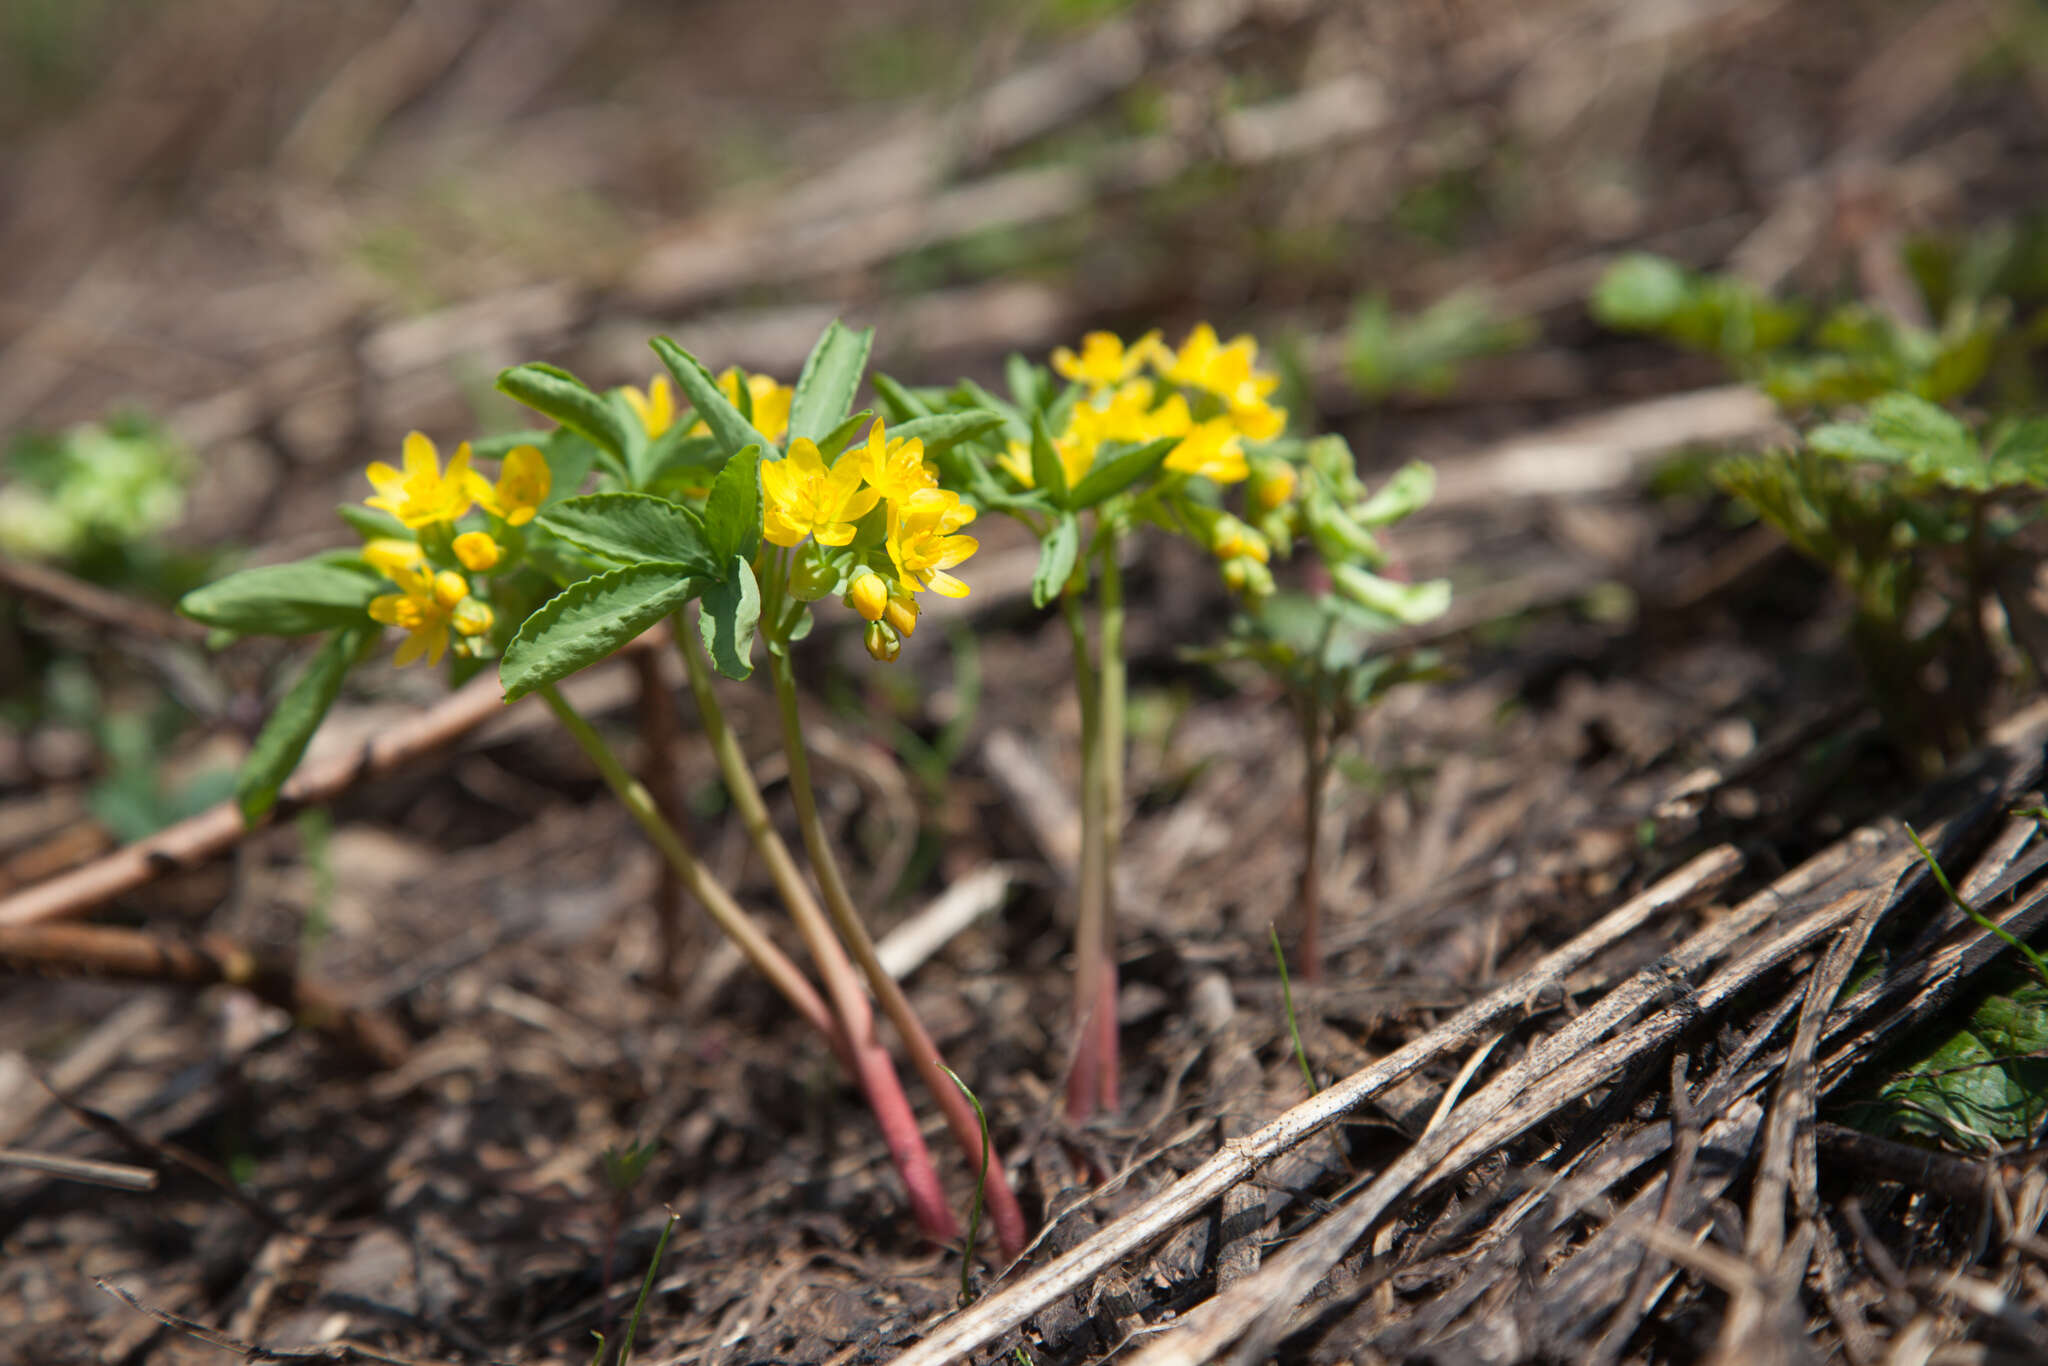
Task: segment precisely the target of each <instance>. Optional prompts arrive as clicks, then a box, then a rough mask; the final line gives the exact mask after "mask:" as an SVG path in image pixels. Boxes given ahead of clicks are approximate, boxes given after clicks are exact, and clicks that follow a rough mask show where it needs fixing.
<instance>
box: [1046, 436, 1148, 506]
mask: <svg viewBox="0 0 2048 1366" xmlns="http://www.w3.org/2000/svg"><path fill="white" fill-rule="evenodd" d="M1179 444H1180V438H1179V437H1177V436H1162V437H1160V438H1159V439H1158V440H1157V441H1148V442H1146V443H1145V444H1144V445H1142V446H1136V447H1133V448H1132V449H1130V450H1127V451H1125V452H1124V453H1123V454H1121V455H1117V456H1112V457H1111V458H1110V459H1108V460H1105V461H1100V463H1098V464H1097V465H1096V466H1095V468H1094V469H1092V470H1090V471H1088V473H1087V474H1086V475H1084V476H1082V478H1081V482H1080V483H1078V484H1076V485H1074V491H1073V494H1072V496H1071V498H1070V499H1069V501H1070V502H1071V504H1072V505H1073V507H1074V510H1075V511H1077V512H1078V511H1080V510H1081V509H1083V508H1092V507H1094V506H1095V505H1096V504H1097V503H1100V502H1103V501H1105V500H1107V499H1110V498H1114V497H1115V496H1116V495H1117V494H1119V493H1122V492H1123V491H1124V490H1125V489H1127V488H1129V487H1130V486H1131V485H1133V484H1135V483H1137V482H1138V481H1139V480H1141V479H1148V478H1150V477H1151V476H1152V473H1153V471H1155V470H1157V469H1158V468H1159V467H1160V466H1161V465H1163V464H1165V463H1166V457H1167V456H1169V455H1171V454H1172V453H1173V448H1174V447H1175V446H1178V445H1179ZM1034 477H1035V476H1034Z"/></svg>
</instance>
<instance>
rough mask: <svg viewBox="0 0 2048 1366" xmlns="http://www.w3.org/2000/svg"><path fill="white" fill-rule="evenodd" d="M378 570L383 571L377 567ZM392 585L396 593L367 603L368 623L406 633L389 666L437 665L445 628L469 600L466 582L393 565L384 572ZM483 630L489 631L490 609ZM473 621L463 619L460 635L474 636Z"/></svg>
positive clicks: (449, 574)
mask: <svg viewBox="0 0 2048 1366" xmlns="http://www.w3.org/2000/svg"><path fill="white" fill-rule="evenodd" d="M378 568H379V569H380V570H383V569H384V566H383V565H379V566H378ZM385 572H386V573H387V574H388V575H389V577H390V578H391V580H392V582H394V583H396V584H397V585H398V588H399V591H398V592H396V593H383V594H379V595H378V596H377V597H374V598H371V599H370V607H369V612H370V620H372V621H375V622H380V623H382V624H383V625H385V626H399V627H403V628H404V629H405V631H406V633H407V634H406V640H405V643H404V644H403V645H400V646H399V647H398V653H397V654H396V655H395V656H393V657H392V661H391V662H392V663H393V664H395V665H397V666H398V667H399V668H401V669H402V668H404V667H405V666H406V665H408V664H410V663H412V662H413V661H414V660H415V659H418V658H419V657H420V656H421V655H425V656H426V657H427V663H428V664H439V663H440V662H441V656H442V655H443V654H444V653H446V651H447V649H448V626H449V623H450V622H451V621H452V620H454V619H455V610H456V608H457V607H458V606H459V605H460V604H461V602H462V600H463V599H464V598H466V597H468V596H469V581H468V580H467V579H465V578H463V577H462V575H460V574H458V573H456V572H455V571H454V570H452V569H444V570H442V571H441V572H440V573H438V574H429V573H428V572H427V571H426V569H425V568H424V567H409V566H405V565H400V564H397V563H395V562H393V563H392V564H391V567H390V569H389V570H385ZM485 612H486V616H485V619H484V624H483V626H482V628H481V629H482V630H489V629H490V621H489V616H488V613H489V609H488V608H486V609H485ZM474 621H475V617H474V615H473V614H469V615H467V616H466V617H465V619H464V623H463V625H462V628H461V629H462V631H463V634H465V635H475V634H477V632H476V631H474V630H471V629H469V627H470V625H471V624H472V623H473V622H474Z"/></svg>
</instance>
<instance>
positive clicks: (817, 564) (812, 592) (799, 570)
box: [789, 541, 839, 602]
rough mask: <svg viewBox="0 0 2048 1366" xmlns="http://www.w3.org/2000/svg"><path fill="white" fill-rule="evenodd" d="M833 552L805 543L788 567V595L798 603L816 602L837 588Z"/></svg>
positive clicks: (820, 546)
mask: <svg viewBox="0 0 2048 1366" xmlns="http://www.w3.org/2000/svg"><path fill="white" fill-rule="evenodd" d="M833 558H834V556H833V552H832V551H831V550H829V549H827V548H826V547H824V546H822V545H819V544H818V543H817V542H816V541H806V542H805V543H804V547H803V549H801V550H799V551H797V553H796V560H795V562H794V563H793V564H791V565H790V567H789V595H790V596H791V597H793V598H795V599H796V600H797V601H798V602H816V601H817V600H818V599H819V598H822V597H824V596H825V595H826V594H828V593H830V592H831V591H832V590H833V589H835V588H837V587H838V586H839V566H837V565H836V564H834V563H832V561H833Z"/></svg>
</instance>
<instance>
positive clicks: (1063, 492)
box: [1031, 413, 1067, 508]
mask: <svg viewBox="0 0 2048 1366" xmlns="http://www.w3.org/2000/svg"><path fill="white" fill-rule="evenodd" d="M1031 483H1032V487H1033V488H1034V489H1036V490H1037V491H1038V492H1039V493H1042V494H1044V495H1045V496H1046V499H1047V500H1048V501H1049V502H1051V504H1052V505H1053V506H1054V507H1056V508H1063V507H1066V506H1067V466H1066V462H1065V461H1063V460H1061V459H1060V456H1059V452H1058V451H1056V450H1054V449H1053V444H1052V433H1051V432H1049V431H1047V430H1046V429H1045V418H1044V417H1043V416H1041V415H1040V414H1037V413H1033V414H1032V415H1031Z"/></svg>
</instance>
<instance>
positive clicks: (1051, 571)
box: [1031, 512, 1081, 607]
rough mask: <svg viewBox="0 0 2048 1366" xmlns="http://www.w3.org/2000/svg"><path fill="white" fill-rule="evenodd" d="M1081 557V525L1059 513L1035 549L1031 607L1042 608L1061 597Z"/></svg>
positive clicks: (1069, 515) (1072, 518)
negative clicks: (1036, 561)
mask: <svg viewBox="0 0 2048 1366" xmlns="http://www.w3.org/2000/svg"><path fill="white" fill-rule="evenodd" d="M1080 553H1081V524H1080V523H1079V522H1078V521H1076V520H1074V514H1073V513H1071V512H1062V513H1060V515H1059V518H1058V519H1057V520H1056V521H1054V522H1053V524H1052V531H1051V532H1050V533H1048V534H1047V536H1046V538H1045V543H1044V544H1043V545H1041V546H1040V547H1039V548H1038V570H1037V572H1036V573H1034V574H1033V575H1032V576H1031V605H1032V606H1033V607H1043V606H1045V605H1046V604H1047V603H1049V602H1051V601H1052V600H1053V599H1054V598H1056V597H1058V596H1059V595H1060V592H1061V590H1062V589H1064V588H1065V587H1066V586H1067V579H1068V577H1069V576H1070V575H1071V574H1073V572H1074V561H1075V559H1076V558H1077V557H1078V556H1079V555H1080Z"/></svg>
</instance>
